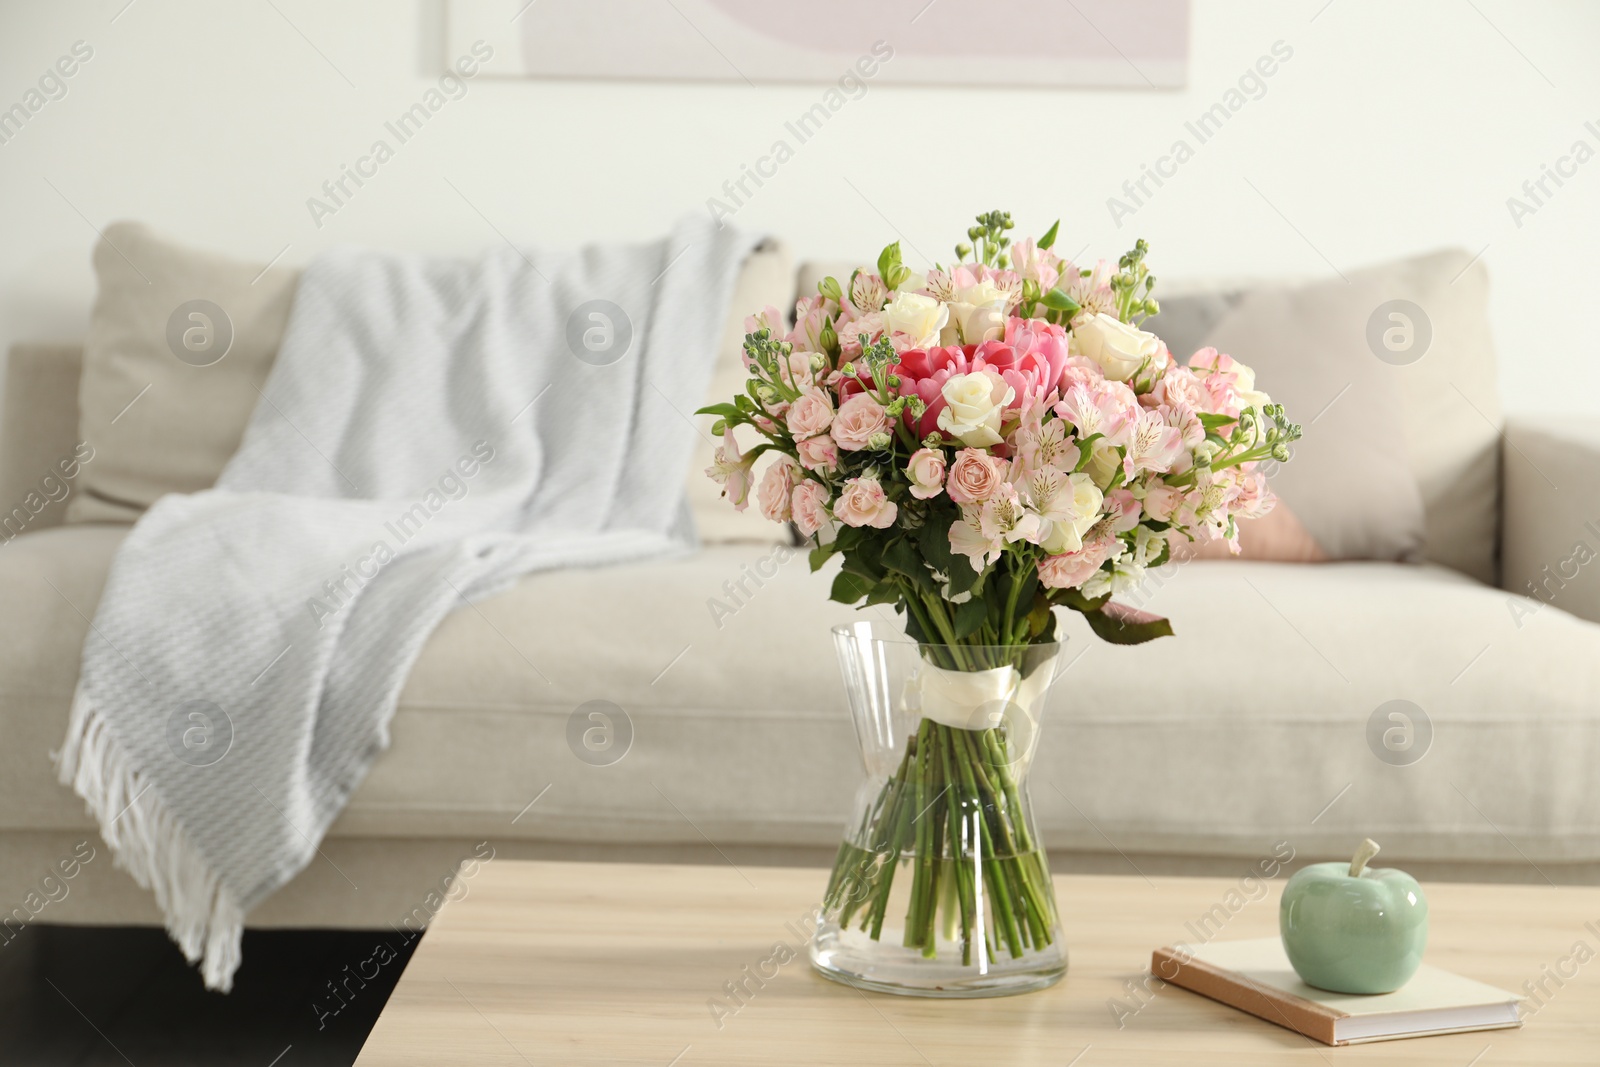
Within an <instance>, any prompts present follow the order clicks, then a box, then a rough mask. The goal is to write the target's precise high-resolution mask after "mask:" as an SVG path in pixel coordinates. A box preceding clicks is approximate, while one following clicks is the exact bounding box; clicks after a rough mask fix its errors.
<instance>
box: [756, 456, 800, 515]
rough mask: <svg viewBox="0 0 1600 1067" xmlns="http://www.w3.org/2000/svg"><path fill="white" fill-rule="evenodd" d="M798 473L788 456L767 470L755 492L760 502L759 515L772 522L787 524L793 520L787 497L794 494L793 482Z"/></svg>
mask: <svg viewBox="0 0 1600 1067" xmlns="http://www.w3.org/2000/svg"><path fill="white" fill-rule="evenodd" d="M798 472H799V468H797V467H796V466H795V465H794V460H792V459H790V458H789V457H788V456H784V457H782V458H781V459H779V460H778V461H777V462H776V463H774V464H773V465H772V466H770V467H768V468H767V473H766V474H765V475H763V476H762V478H761V487H760V488H759V489H757V490H756V496H757V498H758V499H759V500H760V501H761V514H763V515H765V516H766V517H767V518H769V519H771V520H772V521H773V522H788V521H789V520H790V519H791V518H793V512H792V510H791V509H790V506H789V495H790V494H791V493H793V492H794V480H795V477H796V475H797V474H798Z"/></svg>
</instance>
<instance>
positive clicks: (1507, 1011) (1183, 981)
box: [1150, 937, 1522, 1045]
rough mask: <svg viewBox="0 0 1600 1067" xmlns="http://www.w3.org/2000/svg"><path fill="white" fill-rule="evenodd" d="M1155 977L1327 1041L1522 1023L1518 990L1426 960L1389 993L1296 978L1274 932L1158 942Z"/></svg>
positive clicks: (1348, 1041) (1381, 1038)
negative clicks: (1325, 986) (1177, 944)
mask: <svg viewBox="0 0 1600 1067" xmlns="http://www.w3.org/2000/svg"><path fill="white" fill-rule="evenodd" d="M1150 971H1151V973H1152V974H1154V975H1155V976H1156V977H1158V978H1161V979H1163V980H1164V981H1167V982H1170V983H1172V984H1173V985H1176V986H1181V987H1182V988H1184V989H1187V990H1189V991H1191V992H1194V993H1199V994H1200V995H1201V996H1203V997H1209V998H1210V999H1212V1000H1215V1001H1220V1002H1221V1003H1223V1004H1226V1005H1228V1006H1229V1007H1233V1008H1238V1009H1239V1010H1240V1011H1244V1012H1249V1013H1250V1014H1251V1015H1255V1016H1257V1017H1259V1018H1262V1019H1265V1020H1266V1021H1267V1022H1270V1023H1276V1024H1277V1025H1279V1026H1283V1027H1287V1028H1288V1029H1290V1030H1297V1031H1299V1032H1300V1033H1302V1034H1304V1035H1305V1036H1307V1037H1309V1038H1311V1039H1312V1040H1314V1041H1321V1042H1322V1043H1323V1044H1325V1045H1358V1044H1364V1043H1366V1042H1368V1041H1388V1040H1392V1039H1394V1038H1400V1037H1423V1036H1426V1035H1429V1034H1458V1033H1463V1032H1466V1031H1469V1030H1504V1029H1508V1028H1511V1027H1516V1026H1521V1025H1522V1017H1521V1015H1520V1013H1519V1011H1518V1008H1519V1005H1520V1004H1521V998H1520V997H1518V996H1517V995H1516V994H1514V993H1507V992H1506V991H1505V990H1503V989H1497V988H1495V987H1494V986H1492V985H1485V984H1484V983H1482V982H1475V981H1473V980H1472V979H1471V978H1463V977H1462V976H1460V975H1458V974H1452V973H1450V972H1449V971H1444V970H1440V969H1439V968H1437V967H1430V966H1428V965H1427V964H1423V965H1422V966H1421V967H1420V968H1419V969H1418V970H1417V973H1416V974H1415V975H1413V976H1412V978H1411V981H1409V982H1407V983H1406V984H1405V985H1404V986H1402V987H1401V988H1399V989H1397V990H1395V991H1394V992H1393V993H1378V994H1374V995H1371V996H1361V995H1357V994H1348V993H1329V992H1327V991H1326V990H1322V989H1317V988H1314V987H1313V986H1308V985H1306V984H1305V983H1304V982H1302V981H1301V980H1300V976H1299V975H1298V974H1296V973H1295V971H1294V967H1292V966H1291V965H1290V963H1289V957H1288V955H1287V954H1286V953H1285V952H1284V951H1283V942H1282V941H1280V940H1279V939H1278V938H1276V937H1264V938H1260V939H1258V940H1251V941H1214V942H1212V943H1210V944H1207V945H1201V946H1199V947H1198V948H1187V947H1186V948H1172V947H1168V948H1158V949H1156V950H1155V952H1154V953H1153V954H1152V955H1151V958H1150Z"/></svg>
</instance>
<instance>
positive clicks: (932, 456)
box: [906, 448, 944, 500]
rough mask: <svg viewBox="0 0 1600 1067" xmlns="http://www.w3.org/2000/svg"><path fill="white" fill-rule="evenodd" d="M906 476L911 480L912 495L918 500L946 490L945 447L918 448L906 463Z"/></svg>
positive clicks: (929, 497)
mask: <svg viewBox="0 0 1600 1067" xmlns="http://www.w3.org/2000/svg"><path fill="white" fill-rule="evenodd" d="M906 477H907V478H908V479H909V480H910V481H911V495H912V496H914V497H916V498H917V499H918V500H928V499H931V498H932V497H936V496H938V495H939V494H940V493H942V492H943V491H944V449H942V448H919V449H917V450H916V451H915V452H913V453H912V454H911V460H910V461H909V462H908V463H907V464H906Z"/></svg>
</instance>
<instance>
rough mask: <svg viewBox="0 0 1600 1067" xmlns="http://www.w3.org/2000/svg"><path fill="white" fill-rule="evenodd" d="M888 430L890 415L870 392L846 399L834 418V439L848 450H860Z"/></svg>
mask: <svg viewBox="0 0 1600 1067" xmlns="http://www.w3.org/2000/svg"><path fill="white" fill-rule="evenodd" d="M796 403H798V401H796ZM888 431H889V415H888V413H887V412H886V411H884V410H883V405H882V404H880V403H878V402H877V400H875V399H873V397H872V395H871V394H869V393H857V394H856V395H855V396H852V397H851V398H850V399H849V400H846V401H845V402H844V403H843V404H841V405H840V406H839V414H838V416H837V417H835V418H834V420H833V439H834V440H835V441H837V442H839V447H840V448H842V449H844V450H845V451H846V452H859V451H861V450H862V449H863V448H866V447H867V442H868V441H870V440H872V438H873V436H874V435H876V434H880V433H887V432H888Z"/></svg>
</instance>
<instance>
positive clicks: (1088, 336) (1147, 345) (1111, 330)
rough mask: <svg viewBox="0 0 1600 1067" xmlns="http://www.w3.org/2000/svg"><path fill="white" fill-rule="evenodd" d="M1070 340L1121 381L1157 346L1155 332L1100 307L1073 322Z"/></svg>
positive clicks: (1111, 377)
mask: <svg viewBox="0 0 1600 1067" xmlns="http://www.w3.org/2000/svg"><path fill="white" fill-rule="evenodd" d="M1072 340H1073V343H1074V345H1075V347H1076V348H1077V350H1078V354H1079V355H1081V356H1086V357H1087V358H1089V359H1092V360H1094V361H1095V363H1097V364H1099V365H1100V370H1101V372H1102V373H1104V374H1105V376H1106V377H1107V378H1109V379H1111V380H1112V381H1114V382H1125V381H1127V380H1128V379H1129V378H1132V377H1133V376H1134V375H1135V374H1137V373H1139V368H1140V367H1141V366H1143V365H1144V361H1145V360H1147V359H1150V358H1151V357H1152V356H1154V355H1155V354H1156V350H1157V349H1159V348H1160V347H1161V341H1160V339H1158V338H1157V337H1156V335H1155V334H1153V333H1146V332H1145V331H1144V330H1141V329H1138V328H1137V327H1134V326H1129V325H1128V324H1127V323H1125V322H1123V321H1122V320H1120V319H1118V318H1117V317H1116V316H1114V315H1107V314H1106V313H1105V312H1103V311H1102V312H1097V313H1096V314H1094V315H1091V316H1088V317H1087V318H1084V319H1083V320H1082V321H1080V322H1079V323H1078V324H1077V325H1075V326H1073V327H1072Z"/></svg>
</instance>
